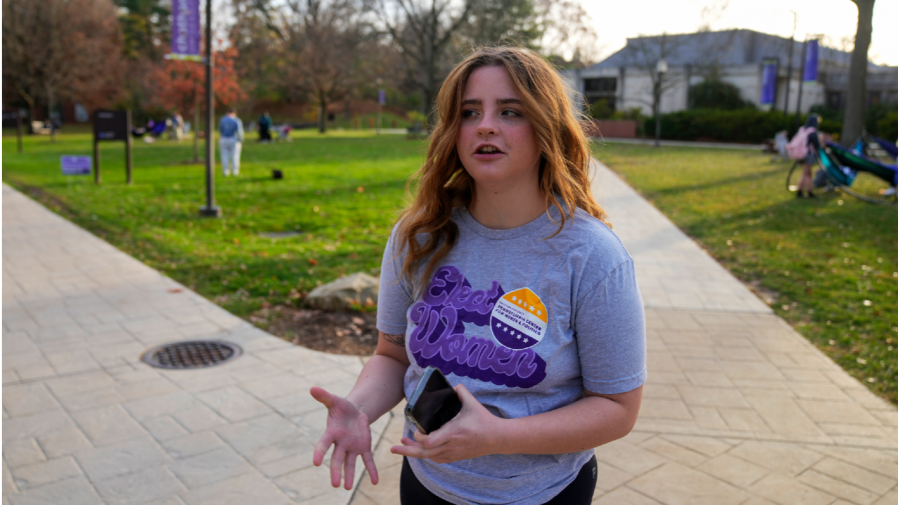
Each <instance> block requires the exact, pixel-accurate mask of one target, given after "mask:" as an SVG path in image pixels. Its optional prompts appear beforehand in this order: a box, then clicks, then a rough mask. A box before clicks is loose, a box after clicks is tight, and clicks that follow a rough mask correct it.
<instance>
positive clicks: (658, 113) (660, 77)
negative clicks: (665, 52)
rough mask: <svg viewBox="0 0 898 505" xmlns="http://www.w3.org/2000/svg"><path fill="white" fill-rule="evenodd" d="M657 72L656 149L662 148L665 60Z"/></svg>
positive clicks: (659, 64)
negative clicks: (662, 97) (662, 99)
mask: <svg viewBox="0 0 898 505" xmlns="http://www.w3.org/2000/svg"><path fill="white" fill-rule="evenodd" d="M655 71H656V72H658V91H657V93H658V94H657V97H658V98H657V99H656V100H655V147H661V92H662V91H663V89H662V87H661V85H662V84H663V83H664V74H665V73H666V72H667V60H665V59H663V58H662V59H660V60H658V65H657V66H656V67H655Z"/></svg>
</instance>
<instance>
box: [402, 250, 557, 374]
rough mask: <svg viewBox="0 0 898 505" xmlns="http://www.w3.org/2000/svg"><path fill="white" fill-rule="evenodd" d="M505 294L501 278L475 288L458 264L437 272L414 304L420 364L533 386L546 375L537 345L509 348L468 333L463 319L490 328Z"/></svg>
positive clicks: (413, 344) (414, 346)
mask: <svg viewBox="0 0 898 505" xmlns="http://www.w3.org/2000/svg"><path fill="white" fill-rule="evenodd" d="M504 294H505V290H503V289H502V287H501V286H500V285H499V283H498V282H496V281H493V282H492V285H491V286H490V288H489V289H488V290H486V291H484V290H474V289H473V288H472V287H471V283H470V282H468V280H467V279H465V276H464V275H462V273H461V271H459V269H458V268H456V267H454V266H451V265H447V266H443V267H440V268H439V269H438V270H437V271H436V272H435V273H434V274H433V278H432V280H431V281H430V284H429V285H428V286H427V290H426V291H425V292H424V295H423V296H422V299H421V301H419V302H418V303H416V304H415V305H413V306H412V309H411V316H410V317H411V320H412V322H414V323H415V324H416V327H415V329H414V330H412V334H411V337H410V338H409V349H411V351H412V354H413V355H414V357H415V362H416V363H417V364H418V366H420V367H422V368H424V367H427V366H435V367H437V368H439V369H440V371H441V372H443V373H444V374H446V375H448V374H450V373H454V374H455V375H461V376H463V377H470V378H472V379H477V380H481V381H484V382H491V383H493V384H496V385H497V386H507V387H519V388H531V387H533V386H535V385H537V384H539V383H540V382H542V380H543V379H545V378H546V362H545V360H543V359H542V358H541V357H540V356H539V355H538V354H536V353H535V352H534V351H533V349H521V350H515V349H509V348H507V347H504V346H502V345H496V344H495V342H493V341H492V340H486V339H483V338H479V337H466V336H465V334H464V332H465V325H464V323H474V324H476V325H477V326H486V325H488V324H489V323H490V313H491V312H492V310H493V307H494V306H495V305H496V301H498V300H499V298H500V297H501V296H502V295H504Z"/></svg>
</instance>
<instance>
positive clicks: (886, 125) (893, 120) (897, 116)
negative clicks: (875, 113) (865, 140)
mask: <svg viewBox="0 0 898 505" xmlns="http://www.w3.org/2000/svg"><path fill="white" fill-rule="evenodd" d="M876 126H878V130H879V133H878V135H879V136H880V137H882V138H884V139H886V140H888V141H889V142H895V141H896V140H898V111H892V112H889V113H888V114H886V115H885V116H884V117H883V118H882V119H880V120H879V122H877V123H876Z"/></svg>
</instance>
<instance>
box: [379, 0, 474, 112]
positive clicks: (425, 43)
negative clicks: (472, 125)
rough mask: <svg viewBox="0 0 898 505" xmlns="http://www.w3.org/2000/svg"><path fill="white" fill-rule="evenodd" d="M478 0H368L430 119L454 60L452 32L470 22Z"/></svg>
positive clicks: (453, 35)
mask: <svg viewBox="0 0 898 505" xmlns="http://www.w3.org/2000/svg"><path fill="white" fill-rule="evenodd" d="M476 1H477V0H465V1H464V3H463V4H462V5H456V4H455V3H454V2H452V1H450V0H370V2H369V8H371V9H372V11H373V12H375V13H376V14H377V16H378V19H379V21H380V23H381V24H382V25H383V27H384V28H385V30H386V31H387V33H388V34H389V35H390V38H391V39H392V41H393V43H394V44H396V45H397V46H398V47H399V51H400V54H401V55H402V60H403V65H404V67H405V72H406V75H407V77H408V79H409V80H410V81H411V82H412V83H413V84H414V85H415V87H417V88H418V89H420V90H421V92H422V94H423V101H422V111H421V112H422V113H424V114H428V115H429V116H430V117H431V120H433V116H432V114H430V113H431V112H432V107H433V106H434V101H435V99H436V95H437V92H438V91H439V88H440V84H441V83H442V81H443V79H444V78H445V75H446V72H447V71H448V67H449V66H451V64H452V63H454V61H455V59H456V58H454V57H453V56H454V55H452V54H450V48H453V47H457V46H454V45H453V43H454V42H456V39H455V35H456V34H457V33H459V32H460V28H461V27H463V26H465V25H466V23H468V22H469V19H468V18H469V16H470V15H471V14H472V13H473V12H474V7H475V5H476Z"/></svg>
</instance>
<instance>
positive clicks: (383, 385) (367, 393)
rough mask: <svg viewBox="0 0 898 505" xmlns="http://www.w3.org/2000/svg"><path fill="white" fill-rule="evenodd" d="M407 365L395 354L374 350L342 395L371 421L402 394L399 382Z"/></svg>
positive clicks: (402, 395)
mask: <svg viewBox="0 0 898 505" xmlns="http://www.w3.org/2000/svg"><path fill="white" fill-rule="evenodd" d="M407 369H408V365H406V364H403V363H400V362H399V361H397V360H396V359H395V358H392V357H390V356H386V355H382V354H375V355H374V356H372V357H371V359H369V360H368V362H367V363H365V366H364V368H362V372H361V373H360V374H359V378H358V380H357V381H356V383H355V386H353V388H352V391H350V392H349V394H348V395H346V399H347V400H349V401H350V402H352V403H353V404H354V405H355V406H356V407H357V408H358V409H359V410H361V411H362V412H364V413H365V415H366V416H368V421H369V422H371V423H373V422H374V421H376V420H377V419H378V418H380V416H382V415H384V414H386V413H387V412H389V411H390V410H391V409H392V408H393V407H395V406H396V405H397V404H398V403H399V402H400V401H402V399H403V398H405V392H404V391H403V388H402V386H403V380H404V377H405V371H406V370H407Z"/></svg>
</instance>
